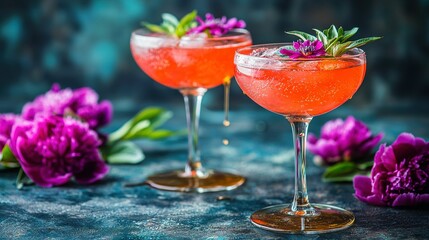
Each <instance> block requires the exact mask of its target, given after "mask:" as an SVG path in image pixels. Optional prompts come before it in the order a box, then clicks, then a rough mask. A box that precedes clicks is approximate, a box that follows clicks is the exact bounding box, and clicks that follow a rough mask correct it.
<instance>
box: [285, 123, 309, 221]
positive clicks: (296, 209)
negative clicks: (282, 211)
mask: <svg viewBox="0 0 429 240" xmlns="http://www.w3.org/2000/svg"><path fill="white" fill-rule="evenodd" d="M311 119H312V118H311V117H287V120H288V121H289V123H290V125H291V127H292V136H293V142H294V152H295V195H294V198H293V201H292V205H291V208H290V210H289V211H290V212H289V214H293V215H299V216H303V215H314V214H315V210H314V208H313V207H312V206H311V205H310V201H309V200H308V194H307V181H306V173H305V166H306V143H307V130H308V125H309V124H310V121H311Z"/></svg>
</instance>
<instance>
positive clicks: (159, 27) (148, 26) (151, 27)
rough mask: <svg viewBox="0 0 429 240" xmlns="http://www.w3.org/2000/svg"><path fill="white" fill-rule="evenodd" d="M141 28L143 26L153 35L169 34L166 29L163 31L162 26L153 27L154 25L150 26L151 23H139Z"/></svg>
mask: <svg viewBox="0 0 429 240" xmlns="http://www.w3.org/2000/svg"><path fill="white" fill-rule="evenodd" d="M141 24H142V25H143V26H145V27H146V28H147V29H149V30H150V31H151V32H155V33H167V34H168V33H169V32H168V30H167V29H165V28H164V27H162V26H159V25H155V24H151V23H147V22H142V23H141Z"/></svg>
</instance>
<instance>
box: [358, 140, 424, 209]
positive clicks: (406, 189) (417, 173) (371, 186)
mask: <svg viewBox="0 0 429 240" xmlns="http://www.w3.org/2000/svg"><path fill="white" fill-rule="evenodd" d="M353 185H354V188H355V197H356V198H357V199H359V200H361V201H363V202H366V203H369V204H372V205H377V206H392V207H405V206H428V204H429V142H425V141H424V140H423V139H421V138H416V137H414V136H413V135H412V134H409V133H402V134H401V135H399V136H398V138H397V139H396V140H395V142H394V143H393V144H392V145H391V146H386V144H383V145H381V146H380V148H379V150H378V151H377V153H376V154H375V158H374V166H373V168H372V170H371V177H367V176H356V177H355V178H354V179H353Z"/></svg>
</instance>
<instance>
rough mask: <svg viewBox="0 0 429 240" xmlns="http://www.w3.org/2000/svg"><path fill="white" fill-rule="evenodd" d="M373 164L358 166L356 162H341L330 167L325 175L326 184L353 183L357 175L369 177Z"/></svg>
mask: <svg viewBox="0 0 429 240" xmlns="http://www.w3.org/2000/svg"><path fill="white" fill-rule="evenodd" d="M370 166H372V162H371V163H370V162H368V163H367V162H365V163H361V164H356V163H354V162H340V163H337V164H335V165H333V166H330V167H328V168H327V169H326V170H325V173H324V174H323V181H325V182H351V181H352V180H353V178H354V176H356V175H367V174H368V173H369V170H368V168H369V167H370Z"/></svg>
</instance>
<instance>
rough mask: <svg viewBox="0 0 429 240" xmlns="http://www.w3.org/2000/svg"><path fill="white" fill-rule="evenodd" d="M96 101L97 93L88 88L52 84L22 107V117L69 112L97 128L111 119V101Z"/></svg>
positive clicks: (60, 114) (29, 117)
mask: <svg viewBox="0 0 429 240" xmlns="http://www.w3.org/2000/svg"><path fill="white" fill-rule="evenodd" d="M97 101H98V95H97V93H96V92H94V90H92V89H90V88H80V89H76V90H74V91H73V90H71V89H69V88H66V89H62V90H61V89H60V87H59V85H58V84H54V85H53V86H52V89H51V90H50V91H48V92H47V93H45V94H44V95H41V96H39V97H37V98H36V99H35V100H34V101H33V102H31V103H27V104H26V105H25V106H24V107H23V110H22V117H23V118H24V119H26V120H33V119H34V118H35V117H36V115H59V116H64V115H67V114H71V115H77V116H78V117H79V118H81V119H82V120H84V121H86V122H87V123H88V124H89V127H90V128H91V129H97V128H99V127H101V126H104V125H106V124H108V123H109V122H110V121H111V119H112V105H111V103H110V102H109V101H102V102H101V103H99V104H98V103H97Z"/></svg>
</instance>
